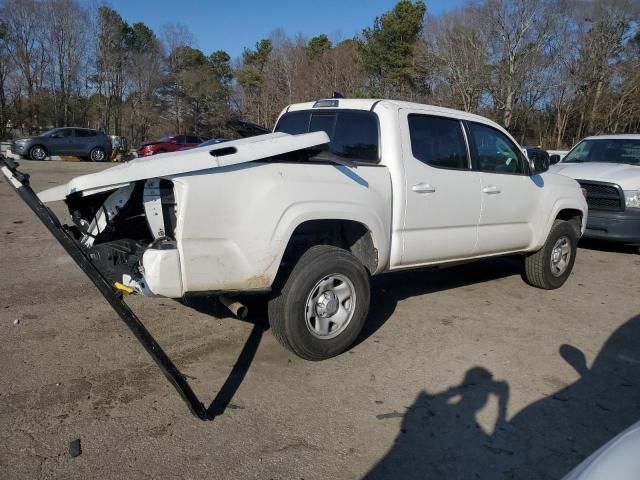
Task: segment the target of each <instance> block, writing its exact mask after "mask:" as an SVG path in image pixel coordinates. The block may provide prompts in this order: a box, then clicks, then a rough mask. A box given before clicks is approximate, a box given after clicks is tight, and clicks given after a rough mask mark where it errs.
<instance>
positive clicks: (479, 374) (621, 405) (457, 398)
mask: <svg viewBox="0 0 640 480" xmlns="http://www.w3.org/2000/svg"><path fill="white" fill-rule="evenodd" d="M639 346H640V316H636V317H634V318H632V319H630V320H629V321H627V322H626V323H625V324H624V325H622V326H621V327H620V328H618V329H617V330H616V331H615V332H614V333H613V334H612V335H611V337H609V339H608V340H607V341H606V342H605V344H604V346H603V347H602V349H601V351H600V353H599V354H598V356H597V358H596V359H595V361H594V362H593V364H592V365H591V367H590V368H589V367H588V366H587V362H586V358H585V356H584V354H583V353H582V352H581V351H580V350H579V349H577V348H576V347H573V346H570V345H562V346H561V347H560V349H559V354H560V355H561V356H562V358H563V359H564V360H565V361H567V362H568V363H569V364H570V365H571V366H572V367H573V368H574V369H575V370H576V372H578V374H579V375H580V378H579V379H578V380H576V381H575V382H574V383H572V384H570V385H568V386H567V387H565V388H562V389H560V390H558V391H557V392H555V393H554V394H552V395H548V396H546V397H544V398H541V399H540V400H538V401H536V402H533V403H532V404H530V405H528V406H527V407H525V408H524V409H522V410H521V411H520V412H518V413H517V414H516V415H515V416H514V417H513V418H511V419H510V420H507V418H506V411H507V403H508V398H509V389H508V385H507V384H506V383H505V382H501V381H496V380H494V379H493V376H492V375H491V373H490V372H488V371H487V370H486V369H484V368H482V367H473V368H471V369H470V370H469V371H468V372H467V374H466V375H465V378H464V380H463V382H462V383H461V384H460V385H458V386H454V387H451V388H449V389H447V390H446V391H444V392H441V393H437V394H429V393H428V392H421V393H419V394H418V396H417V397H416V400H415V401H414V403H413V404H412V406H411V407H409V408H408V409H407V411H406V413H405V414H404V416H403V420H402V425H401V429H400V433H399V434H398V436H397V437H396V439H395V441H394V444H393V446H392V447H391V448H390V450H389V452H388V453H387V454H386V455H385V456H384V457H383V458H382V459H381V460H380V461H379V462H378V463H377V464H376V465H375V466H374V467H373V468H372V469H371V470H370V471H369V472H368V473H367V474H366V475H365V478H366V479H371V480H374V479H391V478H403V479H409V480H410V479H431V478H434V479H436V478H438V479H439V478H442V479H501V478H505V479H518V480H521V479H531V480H533V479H536V480H540V479H560V478H562V477H563V476H564V475H566V474H567V473H568V472H569V471H570V470H571V469H572V468H574V467H575V466H576V465H578V464H579V463H580V462H581V461H582V460H584V459H585V458H586V457H588V456H589V455H590V454H591V453H593V452H594V451H595V450H597V449H598V448H599V447H600V446H602V445H603V444H605V443H606V442H607V441H608V440H610V439H611V438H612V437H614V436H615V435H616V434H618V433H620V432H621V431H622V430H624V429H625V428H627V427H629V426H630V425H632V424H633V423H634V422H636V421H638V420H639V419H640V410H638V406H640V349H639V348H638V347H639ZM491 396H495V397H496V398H497V403H498V413H497V420H496V422H495V426H494V428H493V431H492V432H486V431H485V430H484V429H483V428H482V427H481V426H480V425H479V424H478V421H477V414H478V413H479V412H480V411H481V410H483V409H484V407H485V406H486V405H487V404H488V401H489V398H490V397H491Z"/></svg>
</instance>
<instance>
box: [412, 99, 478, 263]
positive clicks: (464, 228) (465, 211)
mask: <svg viewBox="0 0 640 480" xmlns="http://www.w3.org/2000/svg"><path fill="white" fill-rule="evenodd" d="M400 125H401V136H402V150H403V164H404V172H405V196H406V206H405V210H404V222H403V232H402V238H403V245H404V246H403V252H402V258H401V264H402V265H403V266H408V265H424V264H429V263H435V262H441V261H446V260H456V259H460V258H466V257H469V256H472V255H473V253H474V251H475V247H476V241H477V234H478V219H479V218H480V207H481V195H480V173H479V172H474V171H473V170H472V168H471V162H470V156H469V149H468V146H467V141H466V135H465V131H464V128H463V125H462V123H461V122H460V121H459V120H458V119H456V118H453V117H447V116H434V115H431V114H426V113H425V114H423V113H420V112H419V111H407V110H401V111H400Z"/></svg>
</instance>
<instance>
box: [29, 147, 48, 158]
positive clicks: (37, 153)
mask: <svg viewBox="0 0 640 480" xmlns="http://www.w3.org/2000/svg"><path fill="white" fill-rule="evenodd" d="M29 158H30V159H31V160H36V161H42V160H44V159H45V158H47V151H46V150H45V148H44V147H43V146H42V145H34V146H33V147H31V148H30V149H29Z"/></svg>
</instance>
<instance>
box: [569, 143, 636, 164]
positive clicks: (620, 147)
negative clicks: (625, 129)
mask: <svg viewBox="0 0 640 480" xmlns="http://www.w3.org/2000/svg"><path fill="white" fill-rule="evenodd" d="M582 162H610V163H629V164H631V165H640V140H633V139H617V138H616V139H590V140H583V141H582V142H580V143H579V144H578V145H576V146H575V148H573V150H571V151H570V152H569V153H568V154H567V156H566V157H564V159H563V160H562V163H582Z"/></svg>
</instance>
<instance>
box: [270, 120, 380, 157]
mask: <svg viewBox="0 0 640 480" xmlns="http://www.w3.org/2000/svg"><path fill="white" fill-rule="evenodd" d="M274 131H276V132H284V133H289V134H292V135H298V134H301V133H308V132H318V131H324V132H326V133H327V135H328V136H329V140H330V143H329V151H330V152H331V153H333V154H334V155H338V156H340V157H344V158H348V159H350V160H357V161H360V162H366V163H377V162H378V145H379V140H378V138H379V136H378V120H377V117H376V116H375V114H374V113H372V112H368V111H364V110H324V109H323V110H320V111H314V110H301V111H297V112H287V113H285V114H284V115H282V117H280V120H279V121H278V124H277V125H276V128H275V129H274Z"/></svg>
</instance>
